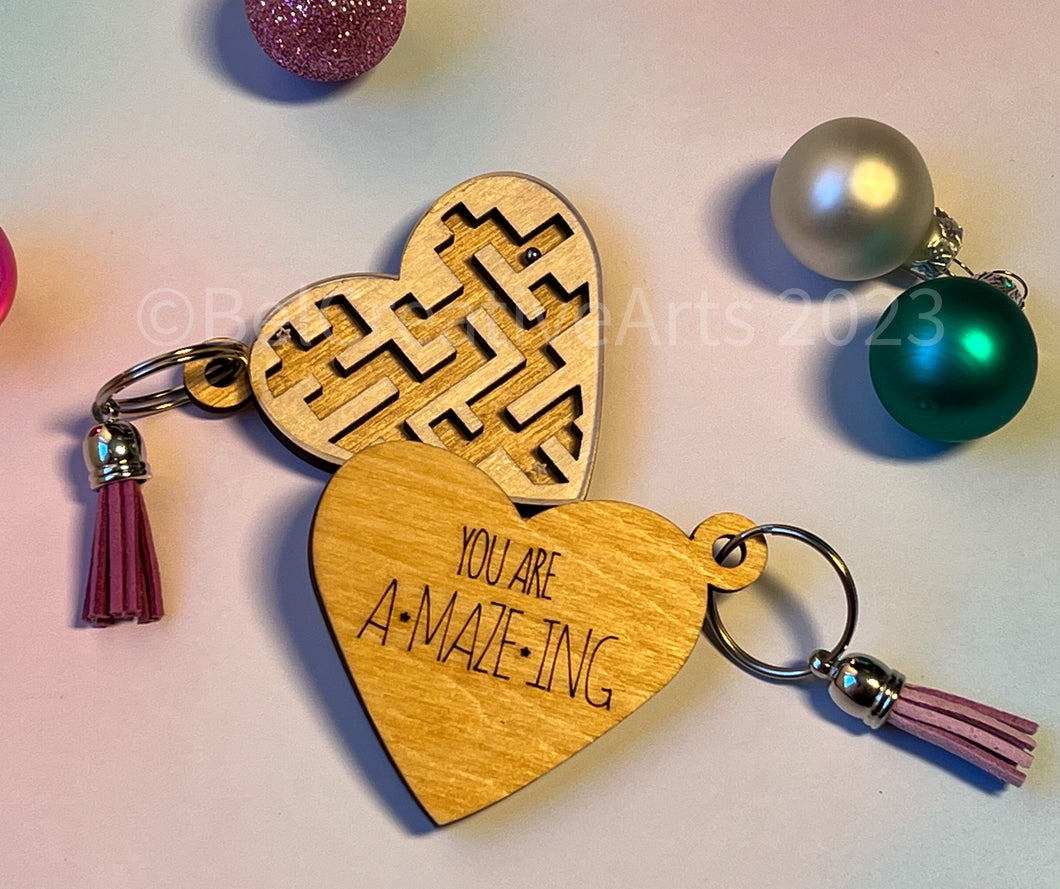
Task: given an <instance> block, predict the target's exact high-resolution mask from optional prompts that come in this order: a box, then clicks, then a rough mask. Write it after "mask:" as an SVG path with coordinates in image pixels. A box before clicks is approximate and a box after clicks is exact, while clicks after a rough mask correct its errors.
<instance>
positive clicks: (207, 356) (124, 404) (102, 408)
mask: <svg viewBox="0 0 1060 889" xmlns="http://www.w3.org/2000/svg"><path fill="white" fill-rule="evenodd" d="M217 359H223V360H225V361H238V362H240V363H241V364H242V365H243V366H244V367H247V366H249V363H250V351H249V350H248V349H247V347H246V346H245V345H244V344H243V343H241V342H239V340H230V339H216V340H207V341H206V342H204V343H198V344H197V345H194V346H185V347H184V348H182V349H174V350H173V351H172V352H166V353H164V354H162V355H156V356H155V357H154V358H149V359H147V361H141V362H140V363H139V364H136V365H133V366H132V367H130V368H129V369H128V370H127V371H124V372H123V373H120V374H118V375H117V376H116V377H114V379H112V380H109V381H108V382H106V383H105V384H104V385H103V388H101V389H100V390H99V392H98V393H97V394H96V400H95V401H94V402H93V403H92V416H93V417H94V418H95V419H96V422H97V423H105V422H112V421H114V420H117V419H119V418H120V417H129V418H135V417H144V416H147V415H148V414H154V413H157V412H159V411H166V410H169V409H170V408H173V407H182V406H183V405H185V404H188V403H189V402H190V401H191V400H192V399H191V394H190V393H189V392H188V389H187V387H186V386H183V385H181V386H173V387H172V388H170V389H160V390H159V391H157V392H151V393H149V394H147V395H139V396H133V397H131V398H121V399H119V398H118V397H117V396H118V393H119V392H121V391H123V390H124V389H127V388H128V387H129V386H131V385H132V384H133V383H135V382H136V381H137V380H142V379H143V378H144V377H148V376H150V375H151V374H154V373H158V372H159V371H163V370H166V369H167V368H170V367H177V366H178V365H181V364H186V363H187V362H189V361H215V360H217Z"/></svg>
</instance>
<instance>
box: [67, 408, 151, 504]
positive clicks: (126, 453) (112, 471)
mask: <svg viewBox="0 0 1060 889" xmlns="http://www.w3.org/2000/svg"><path fill="white" fill-rule="evenodd" d="M84 454H85V465H86V466H87V467H88V481H89V484H90V485H91V486H92V490H93V491H96V490H98V489H99V488H101V487H103V485H106V484H110V483H111V482H120V481H126V480H130V481H137V482H145V481H147V480H148V479H149V478H150V477H151V467H150V466H148V465H147V461H146V460H145V459H144V440H143V439H142V438H141V437H140V433H139V432H137V431H136V427H135V426H133V425H132V423H126V422H124V421H121V420H112V421H110V422H106V423H100V424H99V425H98V426H94V427H92V429H91V430H89V433H88V435H87V436H86V438H85V444H84Z"/></svg>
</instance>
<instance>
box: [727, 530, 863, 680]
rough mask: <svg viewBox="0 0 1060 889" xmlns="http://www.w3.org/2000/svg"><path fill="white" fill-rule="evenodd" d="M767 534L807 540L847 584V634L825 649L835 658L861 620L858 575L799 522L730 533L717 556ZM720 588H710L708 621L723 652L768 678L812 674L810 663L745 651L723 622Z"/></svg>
mask: <svg viewBox="0 0 1060 889" xmlns="http://www.w3.org/2000/svg"><path fill="white" fill-rule="evenodd" d="M767 534H775V535H777V536H778V537H791V538H793V539H795V540H798V541H800V542H801V543H805V544H806V545H807V546H809V547H811V548H813V549H815V550H816V551H817V552H819V553H820V554H821V555H822V556H824V557H825V558H826V559H827V560H828V563H829V564H830V565H831V566H832V568H833V569H834V570H835V573H836V574H837V575H838V576H839V581H840V583H842V585H843V592H844V593H845V594H846V600H847V617H846V625H845V626H844V627H843V635H842V636H840V638H839V642H837V643H836V645H835V646H834V647H833V648H832V649H830V650H829V651H827V652H825V654H826V655H827V660H828V661H829V662H831V661H834V660H835V659H836V658H837V657H839V655H840V653H841V652H842V651H843V650H844V649H845V648H846V647H847V646H848V645H849V644H850V639H851V637H852V636H853V635H854V627H855V625H856V624H857V620H858V591H857V588H856V587H855V586H854V577H853V575H851V573H850V569H849V568H847V565H846V562H844V561H843V559H842V557H841V556H840V555H839V553H837V552H836V551H835V550H834V549H833V548H832V547H831V546H830V545H829V544H828V543H826V542H825V541H824V540H822V539H821V538H820V537H818V536H817V535H816V534H813V533H811V532H810V531H806V530H805V529H803V528H799V527H796V526H795V525H773V524H766V525H755V526H754V527H753V528H748V529H747V530H746V531H742V532H740V533H739V534H737V535H736V536H735V537H730V538H729V539H728V540H727V541H726V542H725V544H724V545H723V546H722V547H721V549H719V550H718V552H717V553H716V554H715V556H714V558H715V559H716V560H717V561H718V562H719V563H723V562H724V561H725V560H726V559H727V558H728V557H729V556H730V555H731V554H732V553H733V552H735V551H736V550H738V549H739V548H740V547H741V546H743V544H744V543H746V542H747V541H748V540H750V539H752V538H754V537H764V536H765V535H767ZM719 592H723V591H721V590H716V589H714V587H708V588H707V624H708V625H709V626H710V629H711V630H712V632H713V633H714V638H715V639H716V640H717V642H718V645H719V647H720V648H721V650H722V652H723V653H724V654H725V655H726V656H727V657H729V658H730V659H731V660H732V661H734V662H735V663H736V664H737V665H738V666H740V667H743V668H744V669H745V670H747V671H749V672H751V673H754V674H755V675H757V676H762V677H764V678H766V679H803V678H805V677H807V676H810V675H811V673H812V670H811V669H810V666H809V664H807V666H805V667H779V666H775V665H774V664H770V663H767V662H766V661H761V660H759V659H758V658H756V657H754V656H753V655H751V654H748V653H747V652H746V651H744V649H743V648H741V647H740V646H739V645H738V644H737V643H736V641H735V640H734V639H733V638H732V636H731V635H730V634H729V631H728V630H727V629H726V628H725V624H723V623H722V620H721V615H720V614H719V613H718V593H719ZM820 654H821V652H816V653H815V657H816V656H817V655H820Z"/></svg>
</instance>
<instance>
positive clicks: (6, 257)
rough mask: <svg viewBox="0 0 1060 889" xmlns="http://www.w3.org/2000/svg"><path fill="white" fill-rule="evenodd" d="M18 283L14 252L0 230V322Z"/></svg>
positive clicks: (8, 309)
mask: <svg viewBox="0 0 1060 889" xmlns="http://www.w3.org/2000/svg"><path fill="white" fill-rule="evenodd" d="M17 283H18V269H17V268H16V267H15V251H14V250H12V249H11V242H10V241H9V240H8V239H7V235H5V234H4V230H3V229H2V228H0V321H3V320H4V318H6V317H7V313H8V312H9V311H10V309H11V303H12V302H14V299H15V285H16V284H17Z"/></svg>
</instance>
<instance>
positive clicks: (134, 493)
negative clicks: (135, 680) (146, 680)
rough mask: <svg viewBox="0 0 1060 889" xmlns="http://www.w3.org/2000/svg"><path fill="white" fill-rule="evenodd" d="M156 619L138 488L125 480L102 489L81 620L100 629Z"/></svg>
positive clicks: (153, 571) (157, 594) (151, 557)
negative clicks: (128, 621) (122, 622)
mask: <svg viewBox="0 0 1060 889" xmlns="http://www.w3.org/2000/svg"><path fill="white" fill-rule="evenodd" d="M162 614H163V610H162V584H161V579H160V577H159V573H158V559H157V558H156V556H155V545H154V541H153V540H152V538H151V525H150V524H149V523H148V521H147V510H146V509H145V507H144V498H143V494H142V493H141V492H140V483H139V482H137V481H133V480H131V479H126V480H124V481H118V482H111V483H109V484H106V485H103V486H102V487H101V488H100V489H99V504H98V507H97V510H96V530H95V534H94V536H93V539H92V563H91V565H90V567H89V570H88V585H87V587H86V589H85V604H84V608H83V609H82V612H81V618H82V620H84V621H85V623H90V624H95V625H96V626H106V625H108V624H112V623H114V621H115V619H117V618H127V617H134V618H136V620H137V622H138V623H147V622H148V621H153V620H158V619H159V618H160V617H162Z"/></svg>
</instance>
